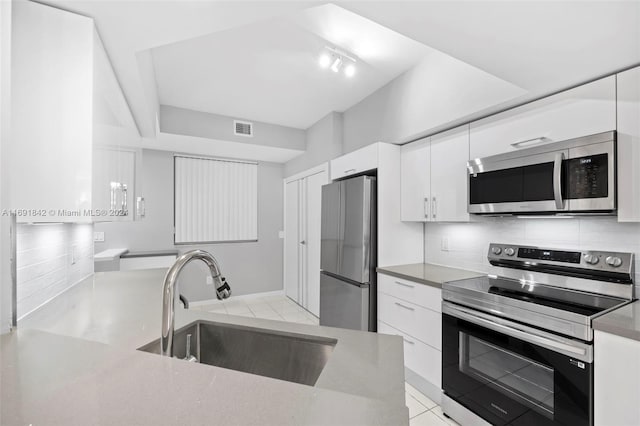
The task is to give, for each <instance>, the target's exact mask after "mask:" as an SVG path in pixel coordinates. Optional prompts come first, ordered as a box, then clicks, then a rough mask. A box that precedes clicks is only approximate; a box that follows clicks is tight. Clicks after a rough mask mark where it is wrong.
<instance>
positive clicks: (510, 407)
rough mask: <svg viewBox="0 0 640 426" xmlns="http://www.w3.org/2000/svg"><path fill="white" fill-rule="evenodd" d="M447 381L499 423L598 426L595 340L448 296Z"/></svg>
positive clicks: (460, 398) (447, 388) (461, 399)
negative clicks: (574, 336) (584, 339)
mask: <svg viewBox="0 0 640 426" xmlns="http://www.w3.org/2000/svg"><path fill="white" fill-rule="evenodd" d="M442 312H443V315H442V385H443V389H444V392H445V393H446V394H447V395H448V396H449V397H451V398H452V399H454V400H456V401H457V402H458V403H460V404H462V405H463V406H465V407H467V408H468V409H469V410H471V411H473V412H475V413H476V414H477V415H479V416H480V417H482V418H484V419H485V420H487V421H488V422H490V423H491V424H494V425H507V424H509V425H571V426H578V425H591V424H592V418H593V416H592V412H593V407H592V405H593V369H592V362H593V352H592V346H591V345H588V344H585V343H582V342H577V341H574V340H572V339H568V338H564V337H561V336H556V335H553V334H551V333H547V332H544V331H541V330H538V329H534V328H531V327H528V326H525V325H522V324H517V323H514V322H512V321H508V320H505V319H502V318H496V317H494V316H492V315H488V314H483V313H480V312H477V311H474V310H471V309H468V308H464V307H461V306H458V305H454V304H451V303H449V302H443V308H442Z"/></svg>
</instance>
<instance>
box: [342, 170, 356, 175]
mask: <svg viewBox="0 0 640 426" xmlns="http://www.w3.org/2000/svg"><path fill="white" fill-rule="evenodd" d="M355 171H356V169H349V170H345V171H344V173H345V174H347V173H351V172H355Z"/></svg>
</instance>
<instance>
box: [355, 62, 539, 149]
mask: <svg viewBox="0 0 640 426" xmlns="http://www.w3.org/2000/svg"><path fill="white" fill-rule="evenodd" d="M525 93H526V92H525V91H524V90H523V89H520V88H519V87H517V86H514V85H513V84H511V83H508V82H506V81H504V80H501V79H499V78H497V77H495V76H492V75H491V74H488V73H486V72H484V71H481V70H479V69H477V68H475V67H473V66H471V65H468V64H466V63H464V62H461V61H459V60H457V59H454V58H452V57H450V56H448V55H443V54H441V53H439V52H435V53H434V54H430V55H429V56H427V57H426V58H425V59H424V60H422V61H421V62H420V63H418V64H417V65H416V66H415V67H413V68H412V69H410V70H409V71H407V72H405V73H404V74H402V75H400V76H399V77H398V78H396V79H394V80H393V81H391V82H390V83H389V84H387V85H386V86H384V87H382V88H381V89H379V90H378V91H376V92H374V93H373V94H371V95H370V96H368V97H367V98H365V99H364V100H362V101H361V102H360V103H358V104H356V105H355V106H353V107H351V108H350V109H348V110H347V111H345V112H344V152H351V151H353V150H355V149H358V148H360V147H362V146H365V145H368V144H370V143H373V142H377V141H382V142H390V143H397V142H406V141H409V140H412V139H415V138H416V137H417V136H419V135H424V134H425V133H429V130H430V129H436V128H440V127H442V126H443V125H446V124H447V123H452V124H453V123H459V122H460V120H461V119H463V118H464V117H465V116H469V115H472V114H474V113H477V112H478V111H481V110H483V109H486V108H489V107H495V106H496V105H497V104H502V103H504V102H506V101H508V100H511V99H513V98H516V97H519V96H521V95H523V94H525ZM450 127H453V125H451V126H450Z"/></svg>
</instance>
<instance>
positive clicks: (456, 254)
mask: <svg viewBox="0 0 640 426" xmlns="http://www.w3.org/2000/svg"><path fill="white" fill-rule="evenodd" d="M443 238H448V240H449V251H443V250H442V249H441V248H442V239H443ZM490 242H497V243H518V244H526V245H539V246H543V247H550V248H553V247H555V248H568V249H593V250H595V249H597V250H612V251H622V252H632V253H635V255H636V256H635V257H636V265H635V270H636V280H635V283H636V293H637V294H640V292H639V291H638V289H640V259H639V255H640V223H618V222H617V220H616V218H614V217H590V218H569V219H560V218H553V219H518V218H483V217H480V218H477V219H476V221H475V222H471V223H427V224H426V227H425V240H424V244H425V262H428V263H435V264H440V265H445V266H452V267H458V268H463V269H469V270H473V271H480V272H488V271H489V270H490V267H491V266H490V265H489V263H488V262H487V250H488V248H489V243H490Z"/></svg>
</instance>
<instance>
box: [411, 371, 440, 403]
mask: <svg viewBox="0 0 640 426" xmlns="http://www.w3.org/2000/svg"><path fill="white" fill-rule="evenodd" d="M404 380H405V381H406V382H407V383H409V384H410V385H411V386H413V387H414V388H416V389H418V390H419V391H420V392H422V393H423V394H424V395H425V396H427V397H428V398H429V399H430V400H432V401H433V402H435V403H436V404H438V405H440V402H441V399H442V389H440V387H438V386H436V385H434V384H433V383H431V382H430V381H428V380H427V379H425V378H424V377H422V376H421V375H419V374H418V373H416V372H415V371H413V370H411V369H410V368H407V367H405V368H404Z"/></svg>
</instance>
